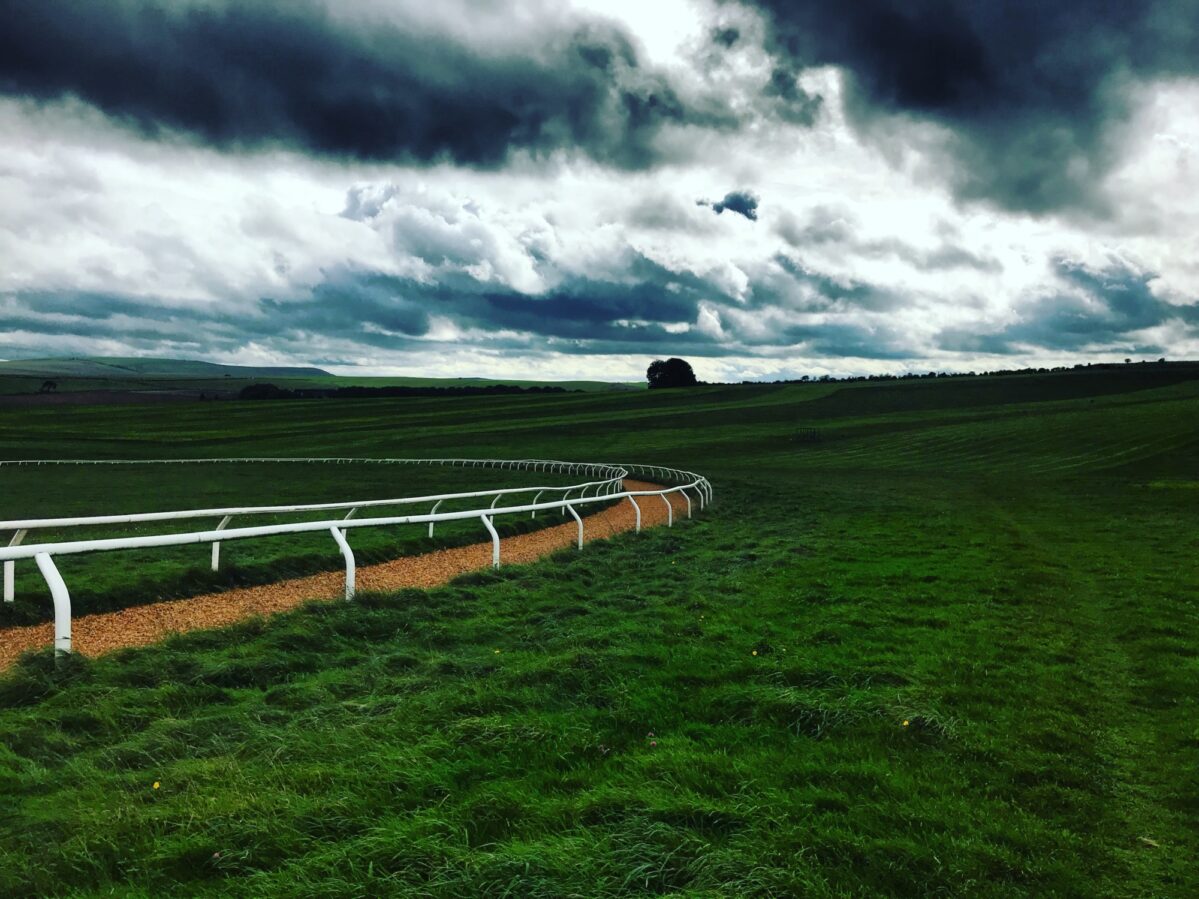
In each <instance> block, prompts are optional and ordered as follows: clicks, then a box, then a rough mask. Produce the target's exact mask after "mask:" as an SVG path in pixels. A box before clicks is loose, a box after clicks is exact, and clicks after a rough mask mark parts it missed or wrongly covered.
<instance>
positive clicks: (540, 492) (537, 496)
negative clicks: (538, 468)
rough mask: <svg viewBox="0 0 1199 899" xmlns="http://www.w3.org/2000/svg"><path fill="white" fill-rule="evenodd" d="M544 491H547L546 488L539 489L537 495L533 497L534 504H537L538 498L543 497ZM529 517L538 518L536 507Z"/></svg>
mask: <svg viewBox="0 0 1199 899" xmlns="http://www.w3.org/2000/svg"><path fill="white" fill-rule="evenodd" d="M543 493H545V491H544V490H538V491H537V495H536V496H534V497H533V505H537V500H539V499H541V494H543ZM529 517H530V518H536V517H537V510H536V509H534V510H533V512H532V514H531V515H529Z"/></svg>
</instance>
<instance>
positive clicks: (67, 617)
mask: <svg viewBox="0 0 1199 899" xmlns="http://www.w3.org/2000/svg"><path fill="white" fill-rule="evenodd" d="M33 560H34V561H35V562H37V567H38V570H39V571H41V573H42V577H44V578H45V579H46V586H47V587H49V588H50V598H51V599H52V600H53V601H54V659H55V662H56V663H60V662H61V660H62V658H63V656H67V655H70V654H71V594H70V593H68V592H67V585H66V584H65V583H64V582H63V579H62V575H61V574H59V573H58V568H57V567H56V566H55V564H54V560H53V559H52V558H50V556H49V555H48V554H47V553H38V554H37V555H36V556H34V557H33Z"/></svg>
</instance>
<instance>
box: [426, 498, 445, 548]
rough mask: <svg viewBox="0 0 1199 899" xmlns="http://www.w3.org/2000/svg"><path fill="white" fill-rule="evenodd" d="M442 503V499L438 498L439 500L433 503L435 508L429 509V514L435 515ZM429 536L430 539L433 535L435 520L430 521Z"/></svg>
mask: <svg viewBox="0 0 1199 899" xmlns="http://www.w3.org/2000/svg"><path fill="white" fill-rule="evenodd" d="M441 503H442V500H438V501H437V502H435V503H433V508H432V509H430V510H429V514H430V515H435V514H436V513H437V507H438V506H440V505H441ZM429 537H430V539H432V537H433V522H431V521H430V522H429Z"/></svg>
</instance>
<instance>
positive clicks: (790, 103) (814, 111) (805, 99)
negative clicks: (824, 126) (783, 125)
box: [763, 68, 824, 128]
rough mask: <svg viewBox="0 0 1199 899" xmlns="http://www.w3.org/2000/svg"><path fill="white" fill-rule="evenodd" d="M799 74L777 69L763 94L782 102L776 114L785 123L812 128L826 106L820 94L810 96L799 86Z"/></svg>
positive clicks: (789, 70)
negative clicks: (822, 108)
mask: <svg viewBox="0 0 1199 899" xmlns="http://www.w3.org/2000/svg"><path fill="white" fill-rule="evenodd" d="M797 78H798V73H797V72H794V71H792V70H791V69H783V68H776V69H775V70H774V71H773V72H771V73H770V81H769V82H768V83H767V84H766V88H765V90H763V93H764V94H765V95H766V96H767V97H775V98H777V99H778V100H779V101H780V102H779V103H778V107H777V109H776V110H775V112H776V114H777V115H778V116H779V117H780V118H782V119H783V120H785V121H788V122H791V123H793V124H796V125H803V126H804V127H807V128H810V127H811V126H812V125H814V124H816V117H817V116H818V115H819V114H820V109H821V107H822V106H823V105H824V97H822V96H820V94H809V93H808V92H807V91H805V90H804V89H803V88H801V87H800V86H799V82H798V80H797Z"/></svg>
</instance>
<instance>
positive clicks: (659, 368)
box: [645, 359, 699, 388]
mask: <svg viewBox="0 0 1199 899" xmlns="http://www.w3.org/2000/svg"><path fill="white" fill-rule="evenodd" d="M645 376H646V378H647V379H649V386H650V387H651V388H654V387H694V386H695V385H696V384H697V383H699V382H698V381H696V380H695V372H693V371H692V370H691V365H690V363H688V362H687V361H686V360H684V359H667V360H666V361H662V360H661V359H655V360H654V361H653V362H651V363H650V364H649V368H648V369H647V370H646V372H645Z"/></svg>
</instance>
